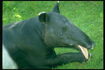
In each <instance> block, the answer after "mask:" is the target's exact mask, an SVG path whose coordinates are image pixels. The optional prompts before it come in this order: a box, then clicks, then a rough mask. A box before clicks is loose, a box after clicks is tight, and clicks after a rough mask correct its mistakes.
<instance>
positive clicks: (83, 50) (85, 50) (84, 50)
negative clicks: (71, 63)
mask: <svg viewBox="0 0 105 70" xmlns="http://www.w3.org/2000/svg"><path fill="white" fill-rule="evenodd" d="M78 47H79V48H80V50H81V52H82V53H83V55H84V56H85V58H86V59H88V50H87V49H86V48H84V47H82V46H80V45H78Z"/></svg>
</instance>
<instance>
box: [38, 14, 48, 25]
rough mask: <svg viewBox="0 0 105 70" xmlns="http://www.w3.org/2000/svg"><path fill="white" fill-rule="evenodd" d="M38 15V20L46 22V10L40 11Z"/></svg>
mask: <svg viewBox="0 0 105 70" xmlns="http://www.w3.org/2000/svg"><path fill="white" fill-rule="evenodd" d="M38 15H39V21H40V22H45V23H46V22H48V14H47V13H46V12H41V13H39V14H38Z"/></svg>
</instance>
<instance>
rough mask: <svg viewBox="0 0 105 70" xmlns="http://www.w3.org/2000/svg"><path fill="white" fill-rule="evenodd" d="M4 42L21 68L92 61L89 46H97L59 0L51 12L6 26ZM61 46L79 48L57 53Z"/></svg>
mask: <svg viewBox="0 0 105 70" xmlns="http://www.w3.org/2000/svg"><path fill="white" fill-rule="evenodd" d="M3 45H4V48H5V49H6V50H7V52H8V54H9V56H10V57H11V59H12V60H13V61H14V62H15V64H16V65H17V67H18V69H41V68H44V69H47V68H52V67H56V66H59V65H63V64H67V63H72V62H80V63H82V62H86V61H88V59H89V58H90V53H88V50H89V49H91V48H93V45H94V42H93V41H92V40H91V39H90V37H89V36H88V35H87V34H85V33H84V32H83V31H82V30H80V29H79V28H78V27H77V26H76V25H74V24H72V23H71V22H69V20H68V19H67V18H66V17H64V16H63V15H61V14H60V10H59V3H56V4H55V6H54V8H53V10H52V11H50V12H48V13H47V12H42V13H40V14H39V15H38V16H36V17H33V18H30V19H27V20H23V21H20V22H16V23H13V24H9V25H6V26H3ZM57 47H58V48H62V47H63V48H68V49H69V48H73V49H76V50H78V51H79V52H68V53H62V54H56V52H55V51H54V48H57ZM4 58H6V57H4ZM6 62H8V60H7V61H6ZM8 64H9V63H8ZM10 66H11V65H10Z"/></svg>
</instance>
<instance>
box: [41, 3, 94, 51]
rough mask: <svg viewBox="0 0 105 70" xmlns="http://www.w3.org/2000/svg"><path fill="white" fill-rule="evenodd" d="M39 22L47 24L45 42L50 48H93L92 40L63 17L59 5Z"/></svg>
mask: <svg viewBox="0 0 105 70" xmlns="http://www.w3.org/2000/svg"><path fill="white" fill-rule="evenodd" d="M39 21H40V22H41V23H43V24H45V30H44V41H45V43H46V44H47V45H48V46H53V47H54V46H60V47H62V46H68V47H69V46H70V47H73V46H78V45H81V46H83V47H84V48H87V49H90V48H92V45H93V42H92V40H91V39H90V38H89V37H88V36H87V35H86V34H85V33H84V32H83V31H81V30H80V29H79V28H78V27H76V26H75V25H73V24H72V23H70V22H69V20H68V19H67V18H66V17H64V16H62V15H61V14H60V11H59V4H58V3H57V4H56V5H55V7H54V8H53V10H52V11H51V12H49V13H41V14H40V15H39Z"/></svg>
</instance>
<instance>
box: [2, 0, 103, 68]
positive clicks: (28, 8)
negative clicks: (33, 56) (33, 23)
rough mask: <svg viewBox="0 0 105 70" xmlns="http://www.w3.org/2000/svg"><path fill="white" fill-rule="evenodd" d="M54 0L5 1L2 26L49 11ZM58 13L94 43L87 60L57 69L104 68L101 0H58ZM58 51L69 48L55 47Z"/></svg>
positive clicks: (66, 50) (68, 50)
mask: <svg viewBox="0 0 105 70" xmlns="http://www.w3.org/2000/svg"><path fill="white" fill-rule="evenodd" d="M55 3H56V2H54V1H53V2H51V1H47V2H46V1H43V2H42V1H31V2H26V1H23V2H22V1H21V2H20V1H11V2H10V1H4V2H3V25H6V24H9V23H12V22H17V21H21V20H25V19H29V18H31V17H35V16H37V14H38V13H39V12H42V11H46V12H49V11H51V10H52V8H53V6H54V4H55ZM60 11H61V14H62V15H64V16H66V17H67V18H68V19H69V20H70V21H71V22H73V24H75V25H76V26H78V27H79V28H80V29H81V30H83V31H84V32H85V33H86V34H87V35H89V36H90V38H91V39H92V40H93V41H94V42H95V48H94V49H93V50H90V51H89V52H90V53H91V54H92V57H91V59H90V60H89V61H88V62H86V63H82V64H81V63H77V62H74V63H69V64H66V65H63V66H58V67H56V69H102V68H103V2H102V1H66V2H64V1H61V2H60ZM55 51H56V52H57V54H60V53H64V52H70V51H73V50H70V49H61V48H56V49H55Z"/></svg>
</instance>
